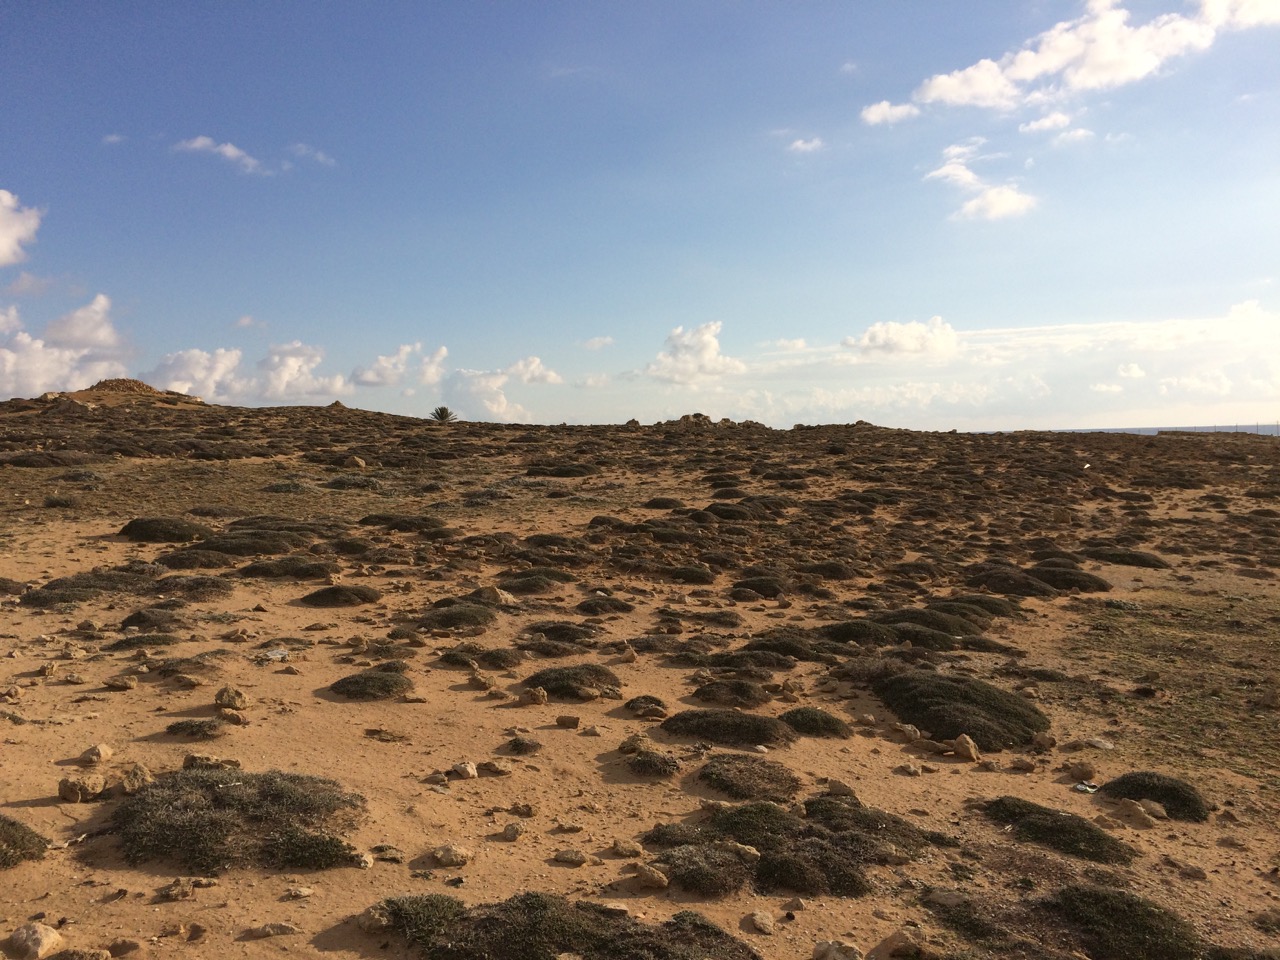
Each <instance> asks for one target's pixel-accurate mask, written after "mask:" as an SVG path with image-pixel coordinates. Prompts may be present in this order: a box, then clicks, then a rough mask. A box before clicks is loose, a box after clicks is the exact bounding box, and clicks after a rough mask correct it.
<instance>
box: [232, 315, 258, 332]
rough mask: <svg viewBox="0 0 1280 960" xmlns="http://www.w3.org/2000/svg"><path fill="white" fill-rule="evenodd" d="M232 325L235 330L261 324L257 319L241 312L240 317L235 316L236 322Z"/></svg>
mask: <svg viewBox="0 0 1280 960" xmlns="http://www.w3.org/2000/svg"><path fill="white" fill-rule="evenodd" d="M233 326H234V327H235V328H236V329H237V330H248V329H250V328H251V327H260V326H262V324H261V323H259V322H258V321H257V320H255V319H253V317H252V315H250V314H247V313H246V314H242V315H241V316H240V317H237V318H236V322H235V323H234V324H233Z"/></svg>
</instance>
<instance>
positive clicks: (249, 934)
mask: <svg viewBox="0 0 1280 960" xmlns="http://www.w3.org/2000/svg"><path fill="white" fill-rule="evenodd" d="M301 932H302V930H301V929H300V928H299V927H295V926H294V925H293V924H292V923H264V924H263V925H262V926H260V927H251V928H250V929H248V930H246V931H245V932H244V938H245V939H246V940H266V939H267V938H268V937H287V936H290V935H291V934H296V933H301Z"/></svg>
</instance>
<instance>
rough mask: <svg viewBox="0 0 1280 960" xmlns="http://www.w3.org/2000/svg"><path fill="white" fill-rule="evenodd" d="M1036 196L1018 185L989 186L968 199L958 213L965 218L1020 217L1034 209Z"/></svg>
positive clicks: (998, 218)
mask: <svg viewBox="0 0 1280 960" xmlns="http://www.w3.org/2000/svg"><path fill="white" fill-rule="evenodd" d="M1036 202H1037V201H1036V198H1035V197H1033V196H1031V195H1030V194H1028V193H1023V192H1022V191H1021V190H1019V189H1018V188H1017V187H1015V186H1013V185H1011V184H1007V185H1005V186H998V187H987V188H985V189H984V190H983V191H982V192H981V193H980V194H978V195H977V196H976V197H974V198H973V199H972V200H967V201H965V203H964V204H963V205H962V206H961V207H960V209H959V211H957V213H956V215H957V216H958V217H960V218H961V219H965V220H1005V219H1007V218H1009V217H1020V216H1022V215H1023V214H1024V213H1027V212H1028V211H1030V210H1032V209H1033V208H1034V207H1035V205H1036Z"/></svg>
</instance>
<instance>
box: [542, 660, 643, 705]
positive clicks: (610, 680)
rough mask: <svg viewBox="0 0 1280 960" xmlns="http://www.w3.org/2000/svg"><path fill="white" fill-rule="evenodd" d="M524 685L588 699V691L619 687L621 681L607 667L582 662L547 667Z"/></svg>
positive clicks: (573, 698)
mask: <svg viewBox="0 0 1280 960" xmlns="http://www.w3.org/2000/svg"><path fill="white" fill-rule="evenodd" d="M524 685H525V686H526V687H542V689H543V690H546V691H547V693H549V694H550V695H551V696H553V697H564V698H565V699H572V700H582V699H589V698H590V696H591V693H590V691H595V692H596V693H598V692H599V691H600V690H601V689H602V688H604V687H614V688H617V687H620V686H621V685H622V681H621V680H619V679H618V675H617V674H616V673H614V672H613V671H612V670H610V669H609V668H608V667H602V666H600V665H599V664H596V663H582V664H578V665H576V666H572V667H547V668H546V669H545V670H539V671H538V672H537V673H535V674H534V675H533V676H531V677H529V678H528V679H526V680H525V681H524Z"/></svg>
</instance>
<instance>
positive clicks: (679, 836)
mask: <svg viewBox="0 0 1280 960" xmlns="http://www.w3.org/2000/svg"><path fill="white" fill-rule="evenodd" d="M717 837H719V834H717V833H715V832H714V831H711V830H708V829H707V828H706V827H701V826H699V825H698V824H696V823H658V824H654V826H653V829H651V830H647V831H645V832H644V833H643V834H641V835H640V842H641V843H643V844H644V845H645V846H646V847H661V848H665V847H683V846H685V845H686V844H690V843H706V842H707V841H708V840H714V839H716V838H717Z"/></svg>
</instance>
